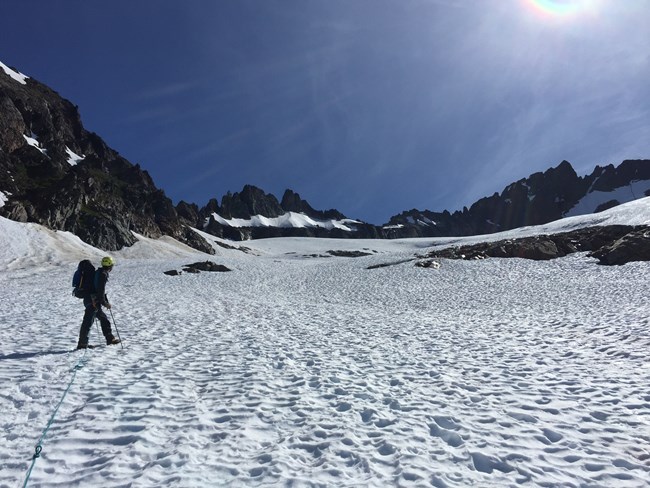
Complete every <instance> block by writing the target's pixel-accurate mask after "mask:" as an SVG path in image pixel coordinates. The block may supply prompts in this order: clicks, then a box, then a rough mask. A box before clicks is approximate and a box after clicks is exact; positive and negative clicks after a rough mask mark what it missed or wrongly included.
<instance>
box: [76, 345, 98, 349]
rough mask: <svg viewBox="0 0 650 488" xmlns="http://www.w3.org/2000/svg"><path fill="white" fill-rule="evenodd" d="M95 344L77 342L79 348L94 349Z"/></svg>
mask: <svg viewBox="0 0 650 488" xmlns="http://www.w3.org/2000/svg"><path fill="white" fill-rule="evenodd" d="M94 348H95V346H93V345H90V344H77V349H94Z"/></svg>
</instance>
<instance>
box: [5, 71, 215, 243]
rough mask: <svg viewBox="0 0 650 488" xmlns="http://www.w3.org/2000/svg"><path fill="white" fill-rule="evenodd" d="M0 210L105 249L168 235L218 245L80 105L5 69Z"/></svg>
mask: <svg viewBox="0 0 650 488" xmlns="http://www.w3.org/2000/svg"><path fill="white" fill-rule="evenodd" d="M0 107H2V111H1V112H0V191H2V192H3V193H4V194H5V195H8V199H7V200H8V201H7V202H6V203H5V205H4V206H3V207H0V215H3V216H5V217H8V218H11V219H14V220H18V221H23V222H36V223H39V224H42V225H45V226H47V227H49V228H51V229H57V230H65V231H70V232H72V233H74V234H76V235H78V236H79V237H80V238H81V239H82V240H84V241H86V242H88V243H89V244H92V245H94V246H97V247H100V248H102V249H105V250H116V249H120V248H121V247H124V246H130V245H131V244H133V243H134V242H135V237H134V236H133V232H137V233H138V234H142V235H144V236H147V237H159V236H161V235H170V236H172V237H174V238H176V239H178V240H180V241H182V242H185V243H187V244H188V245H190V246H193V247H195V248H197V249H201V250H203V251H206V252H211V251H212V248H211V246H209V245H208V244H207V242H205V241H204V240H203V239H202V238H200V237H199V236H198V235H196V233H194V232H192V231H191V230H189V229H188V228H187V227H186V226H185V225H183V223H182V222H181V220H180V219H179V217H178V214H177V212H176V209H175V208H174V206H173V205H172V203H171V200H169V199H168V198H167V197H166V196H165V194H164V192H162V191H161V190H159V189H157V188H156V186H155V185H154V183H153V180H152V179H151V176H150V175H149V174H148V173H147V172H146V171H143V170H142V169H141V168H140V167H139V166H137V165H135V166H134V165H133V164H131V163H130V162H128V161H127V160H126V159H124V158H122V157H121V156H120V155H119V154H118V153H117V152H116V151H114V150H112V149H110V148H109V147H108V146H107V145H106V144H105V143H104V141H102V139H101V138H100V137H99V136H97V135H96V134H93V133H91V132H88V131H86V130H85V129H84V128H83V125H82V123H81V117H80V115H79V111H78V110H77V107H76V106H74V105H73V104H72V103H70V102H69V101H67V100H64V99H63V98H61V97H60V96H59V95H58V94H57V93H56V92H54V91H53V90H51V89H50V88H48V87H47V86H45V85H43V84H41V83H39V82H38V81H36V80H34V79H33V78H28V79H26V80H25V83H21V82H17V81H16V79H15V78H13V77H11V76H9V75H8V74H7V72H6V71H4V70H0Z"/></svg>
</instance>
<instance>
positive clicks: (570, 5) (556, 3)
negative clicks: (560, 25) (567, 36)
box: [526, 0, 597, 17]
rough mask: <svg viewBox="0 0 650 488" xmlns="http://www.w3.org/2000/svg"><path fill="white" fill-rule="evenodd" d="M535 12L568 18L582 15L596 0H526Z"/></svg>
mask: <svg viewBox="0 0 650 488" xmlns="http://www.w3.org/2000/svg"><path fill="white" fill-rule="evenodd" d="M526 1H527V2H528V3H529V4H530V5H531V6H532V7H533V8H534V9H535V10H537V11H538V12H541V13H543V14H545V15H550V16H554V17H569V16H574V15H578V14H580V13H584V12H586V11H588V10H590V9H591V8H592V7H594V6H595V3H596V1H597V0H526Z"/></svg>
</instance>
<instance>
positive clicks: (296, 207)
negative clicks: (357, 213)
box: [280, 190, 346, 220]
mask: <svg viewBox="0 0 650 488" xmlns="http://www.w3.org/2000/svg"><path fill="white" fill-rule="evenodd" d="M280 206H281V207H282V209H283V210H284V211H285V212H297V213H302V214H305V215H308V216H309V217H312V218H314V219H319V220H329V219H333V220H343V219H345V218H346V217H345V215H343V214H342V213H341V212H339V211H338V210H334V209H330V210H325V211H320V210H314V209H313V208H312V206H311V205H309V203H307V201H306V200H303V199H302V198H300V195H299V194H298V193H296V192H294V191H293V190H286V191H285V192H284V195H283V196H282V202H281V203H280Z"/></svg>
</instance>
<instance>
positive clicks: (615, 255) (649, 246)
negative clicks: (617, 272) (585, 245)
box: [590, 227, 650, 266]
mask: <svg viewBox="0 0 650 488" xmlns="http://www.w3.org/2000/svg"><path fill="white" fill-rule="evenodd" d="M590 256H593V257H595V258H597V259H598V261H599V264H604V265H608V266H612V265H621V264H626V263H629V262H631V261H650V227H644V228H642V229H639V230H635V231H633V232H630V233H629V234H626V235H625V236H623V237H621V238H620V239H618V240H617V241H615V242H614V243H612V244H611V245H609V246H603V247H602V248H600V249H598V250H597V251H595V252H592V253H591V254H590Z"/></svg>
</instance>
